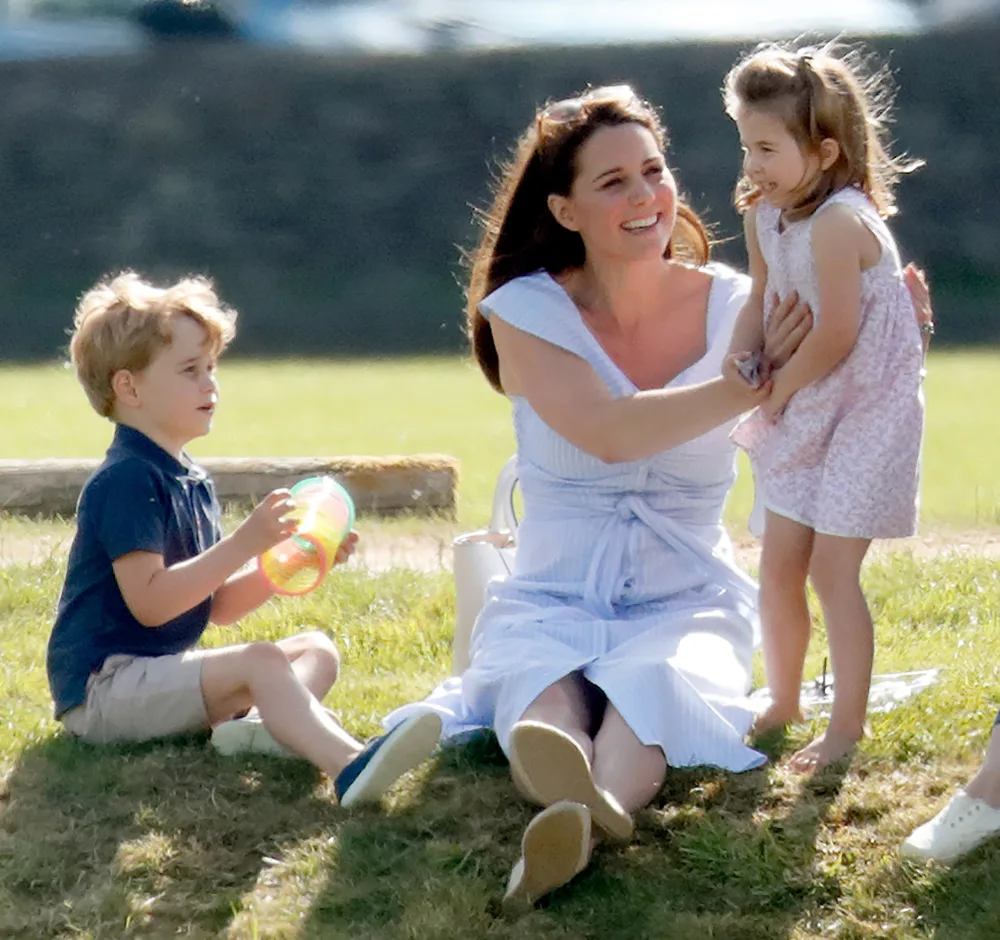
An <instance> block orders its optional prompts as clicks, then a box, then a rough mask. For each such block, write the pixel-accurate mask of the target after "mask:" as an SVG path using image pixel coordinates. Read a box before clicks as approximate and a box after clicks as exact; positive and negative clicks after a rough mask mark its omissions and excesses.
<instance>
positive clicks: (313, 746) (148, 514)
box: [48, 273, 440, 806]
mask: <svg viewBox="0 0 1000 940" xmlns="http://www.w3.org/2000/svg"><path fill="white" fill-rule="evenodd" d="M235 320H236V314H235V313H234V312H233V311H231V310H229V309H227V308H226V307H224V306H223V305H222V304H221V303H220V302H219V299H218V298H217V297H216V295H215V292H214V290H213V288H212V285H211V283H210V282H208V281H207V280H204V279H202V278H189V279H185V280H182V281H180V282H178V283H176V284H174V285H172V286H170V287H168V288H165V289H163V288H157V287H154V286H152V285H150V284H148V283H147V282H145V281H143V280H142V279H141V278H140V277H139V276H138V275H136V274H134V273H126V274H121V275H118V276H117V277H114V278H113V279H109V280H105V281H102V282H101V283H99V284H98V285H97V286H96V287H94V288H93V289H91V290H90V291H88V292H87V293H86V294H85V295H84V296H83V298H82V300H81V301H80V305H79V307H78V308H77V311H76V317H75V320H74V326H75V329H74V332H73V337H72V340H71V342H70V351H71V355H72V359H73V363H74V365H75V366H76V371H77V375H78V377H79V379H80V383H81V384H82V385H83V388H84V391H85V392H86V393H87V397H88V398H89V399H90V403H91V404H92V405H93V407H94V408H95V410H96V411H97V412H98V414H100V415H102V416H104V417H106V418H110V419H111V421H113V422H114V423H115V424H116V425H117V428H116V431H115V436H114V440H113V442H112V444H111V447H110V448H109V450H108V453H107V456H106V458H105V460H104V462H103V463H102V464H101V466H100V467H99V468H98V469H97V471H96V472H95V473H94V475H93V476H92V477H91V478H90V479H89V480H88V481H87V484H86V485H85V486H84V488H83V492H82V493H81V494H80V502H79V506H78V514H77V531H76V536H75V538H74V540H73V545H72V548H71V550H70V555H69V563H68V568H67V571H66V582H65V585H64V586H63V591H62V595H61V597H60V599H59V610H58V615H57V617H56V622H55V626H54V628H53V631H52V636H51V637H50V639H49V647H48V673H49V684H50V686H51V689H52V695H53V698H54V699H55V711H56V717H57V718H59V719H61V720H62V722H63V724H64V725H65V727H66V729H67V730H68V731H69V732H70V733H71V734H73V735H75V736H77V737H80V738H83V739H84V740H86V741H90V742H93V743H105V742H110V741H143V740H147V739H149V738H156V737H161V736H164V735H169V734H175V733H178V732H183V731H192V730H198V729H208V728H209V727H214V729H215V731H214V732H213V743H214V744H215V745H216V747H218V748H219V749H220V750H222V751H224V752H226V753H234V752H236V751H240V750H263V751H268V752H271V753H275V752H281V751H283V750H287V751H292V752H294V753H295V754H298V755H300V756H302V757H305V758H307V759H308V760H311V761H312V762H313V763H314V764H315V765H316V766H317V767H319V768H320V769H321V770H322V771H324V772H325V773H327V774H329V775H330V776H331V777H332V778H333V779H334V784H335V790H336V794H337V798H338V799H339V801H340V803H341V804H342V805H344V806H351V805H353V804H356V803H362V802H372V801H376V800H378V798H379V797H380V796H381V794H382V793H383V792H384V790H385V789H386V788H387V787H388V786H389V785H390V784H392V783H393V782H394V781H395V780H396V779H397V778H398V777H399V776H400V775H401V774H403V773H405V772H406V771H408V770H410V769H411V768H412V767H413V766H414V765H415V764H417V763H419V762H420V761H422V760H424V759H425V758H427V757H428V756H429V755H430V753H431V751H432V750H433V749H434V746H435V745H436V743H437V740H438V736H439V733H440V719H438V718H437V716H435V715H430V714H423V715H419V716H415V717H414V718H412V719H411V720H409V721H407V722H404V723H403V724H402V725H399V726H398V727H397V728H396V729H394V730H393V731H392V732H390V733H389V734H387V735H383V736H382V737H379V738H375V739H374V740H373V741H371V742H370V743H369V744H368V745H367V747H362V745H361V744H359V743H358V741H356V740H355V739H354V738H353V737H351V735H349V734H348V733H347V732H346V731H345V730H344V729H343V728H342V727H341V726H340V725H339V724H338V723H337V721H336V720H335V719H334V718H333V716H332V715H331V713H330V712H329V711H327V710H326V709H325V708H324V707H323V706H322V705H321V704H320V703H321V701H322V699H323V697H324V695H326V693H327V691H328V690H329V689H330V687H331V686H332V685H333V683H334V681H335V679H336V678H337V671H338V667H339V658H338V654H337V650H336V648H335V647H334V645H333V643H332V642H331V641H330V640H329V639H328V638H327V637H326V636H325V635H324V634H322V633H319V632H314V633H305V634H300V635H298V636H293V637H289V638H287V639H283V640H279V641H278V642H276V643H266V642H258V643H249V644H244V645H240V646H227V647H222V648H220V649H196V648H195V644H196V643H197V642H198V639H199V638H200V637H201V635H202V633H203V632H204V630H205V628H206V626H207V625H208V622H209V620H211V621H214V622H215V623H220V624H229V623H233V622H234V621H236V620H238V619H239V618H240V617H242V616H243V615H244V614H247V613H249V612H250V611H252V610H254V609H255V608H257V607H259V606H260V605H261V604H262V603H263V602H264V601H265V600H267V599H268V598H269V597H270V596H271V593H272V592H271V589H270V588H269V587H268V585H267V583H266V582H265V580H264V579H263V577H262V576H261V575H260V573H259V571H258V570H257V567H256V565H248V564H247V563H248V562H250V561H251V560H253V559H255V558H256V557H257V556H258V555H259V554H260V553H261V552H262V551H264V550H266V549H268V548H270V547H271V546H273V545H276V544H277V543H278V542H280V541H281V540H282V539H284V538H287V537H288V536H289V535H291V534H292V532H293V531H294V525H293V524H292V523H290V522H289V521H287V519H286V516H287V514H288V512H289V510H290V509H291V508H292V506H293V503H292V502H291V498H290V495H289V493H288V491H287V490H275V491H274V492H272V493H270V494H268V496H267V497H265V499H264V500H263V501H262V502H261V503H260V505H258V506H257V507H256V508H255V509H254V510H253V512H252V513H251V514H250V516H249V517H248V518H247V519H246V521H245V522H243V523H242V525H240V526H239V528H237V529H236V531H235V532H233V533H232V534H231V535H228V536H223V535H222V533H221V529H220V525H219V506H218V502H217V500H216V497H215V491H214V488H213V485H212V481H211V480H210V479H209V477H208V476H207V475H206V473H205V472H204V470H202V469H201V468H200V467H198V466H197V465H196V464H194V463H193V462H192V461H191V459H190V458H189V457H188V456H187V455H186V454H185V452H184V447H185V446H186V445H187V444H188V443H189V442H190V441H192V440H193V439H194V438H197V437H202V436H203V435H205V434H207V433H208V432H209V430H210V428H211V425H212V416H213V413H214V411H215V407H216V404H217V403H218V397H219V388H218V383H217V381H216V377H215V365H216V361H217V360H218V357H219V355H220V354H221V353H222V351H223V350H224V349H225V348H226V346H227V345H228V344H229V342H230V341H231V340H232V338H233V336H234V334H235ZM356 540H357V537H356V536H355V535H354V534H353V533H352V535H351V536H350V537H349V538H348V539H347V540H346V541H345V543H344V545H343V546H342V547H341V550H340V552H339V553H338V556H337V560H338V561H341V562H342V561H344V560H346V559H347V557H348V556H349V555H350V554H351V552H352V551H353V550H354V542H355V541H356ZM249 709H255V710H256V712H257V713H258V714H259V718H257V717H254V718H250V717H239V716H243V715H245V714H246V713H247V711H248V710H249Z"/></svg>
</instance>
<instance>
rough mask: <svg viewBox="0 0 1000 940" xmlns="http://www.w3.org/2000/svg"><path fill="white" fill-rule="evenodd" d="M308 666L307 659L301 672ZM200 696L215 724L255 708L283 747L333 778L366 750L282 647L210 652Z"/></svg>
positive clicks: (204, 661)
mask: <svg viewBox="0 0 1000 940" xmlns="http://www.w3.org/2000/svg"><path fill="white" fill-rule="evenodd" d="M292 639H294V638H292ZM305 655H307V654H306V653H305V652H303V653H302V654H301V655H300V656H298V657H297V659H302V657H303V656H305ZM307 666H308V661H306V662H304V663H303V664H302V665H301V667H300V668H303V669H305V668H306V667H307ZM314 678H315V677H314ZM317 681H318V680H317ZM201 692H202V697H203V698H204V700H205V709H206V711H207V713H208V719H209V722H210V723H211V724H213V725H214V724H216V723H217V722H219V721H225V720H226V719H228V718H230V717H232V716H233V715H236V714H240V713H242V712H244V711H246V710H247V709H248V708H250V707H251V706H253V705H256V706H257V709H258V711H259V712H260V717H261V720H262V721H263V723H264V726H265V727H266V728H267V730H268V731H269V732H270V733H271V736H272V737H273V738H274V739H275V740H276V741H277V742H278V743H279V744H281V745H283V746H284V747H286V748H288V750H290V751H294V752H295V753H296V754H299V755H300V756H302V757H304V758H306V759H307V760H310V761H312V762H313V763H314V764H315V765H316V766H317V767H319V769H320V770H322V771H323V772H324V773H326V774H328V775H329V776H330V777H336V776H337V774H338V773H340V771H341V770H343V769H344V767H345V766H347V764H349V763H350V762H351V761H352V760H353V759H354V758H355V757H356V756H357V755H358V754H359V753H360V751H361V744H360V743H359V742H358V741H357V740H356V739H355V738H353V737H352V736H351V735H350V734H348V733H347V732H346V731H345V730H344V729H343V728H342V727H341V726H340V725H339V724H338V723H337V722H336V721H335V720H334V719H333V717H332V716H331V715H330V713H329V712H328V711H327V710H326V709H325V708H323V706H322V705H321V704H320V702H319V700H318V699H317V698H316V696H315V695H314V694H313V693H312V692H311V691H310V690H309V688H307V686H306V685H304V684H303V682H302V681H301V679H300V678H299V676H298V675H297V674H296V672H295V669H294V666H293V663H292V662H291V661H290V660H289V656H288V655H287V654H286V652H285V650H284V649H282V648H281V646H279V645H277V644H274V643H248V644H246V645H243V646H227V647H222V648H220V649H213V650H205V651H204V653H203V659H202V668H201Z"/></svg>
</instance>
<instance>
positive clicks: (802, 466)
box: [724, 46, 924, 770]
mask: <svg viewBox="0 0 1000 940" xmlns="http://www.w3.org/2000/svg"><path fill="white" fill-rule="evenodd" d="M880 81H881V77H880V76H876V77H875V79H874V80H873V79H869V80H867V81H866V80H864V79H863V78H862V76H861V74H860V71H859V70H857V69H856V68H855V67H854V66H853V65H852V63H851V62H850V57H848V58H840V57H838V56H837V55H836V54H835V53H834V51H833V50H832V49H831V47H828V46H827V47H822V48H809V49H803V50H801V51H789V50H786V49H782V48H778V47H775V46H767V47H763V48H759V49H757V50H756V51H754V52H753V53H751V54H750V55H749V56H747V57H746V58H744V59H743V60H742V61H741V62H739V63H738V64H737V65H736V66H735V67H734V68H733V69H732V70H731V71H730V72H729V74H728V75H727V76H726V82H725V88H724V95H725V102H726V110H727V113H728V114H729V116H730V117H732V118H733V120H734V121H735V122H736V125H737V127H738V128H739V132H740V141H741V144H742V148H743V154H744V158H743V175H742V177H741V179H740V181H739V183H738V185H737V189H736V199H735V202H736V207H737V209H738V210H740V211H741V212H742V213H743V215H744V222H745V232H746V243H747V253H748V255H749V259H750V273H751V276H752V278H753V289H752V293H751V297H750V299H749V301H748V302H747V304H746V305H745V307H744V308H743V310H742V312H741V314H740V318H739V321H738V323H737V326H736V330H735V333H734V336H733V342H732V345H731V347H730V349H731V351H733V352H737V351H745V350H757V349H760V348H762V345H763V340H762V338H763V330H764V323H765V318H766V316H767V315H768V309H767V308H768V307H770V305H771V303H772V302H773V298H774V297H775V296H777V297H779V298H782V299H785V298H787V297H788V296H789V295H790V294H791V293H792V292H796V293H797V294H798V296H799V298H800V299H802V300H805V301H807V302H808V303H809V305H810V306H811V308H812V310H813V311H814V316H815V326H814V328H813V330H812V331H811V333H810V334H809V335H808V337H807V338H806V339H805V341H804V342H803V343H802V345H801V346H800V347H799V349H798V351H797V352H796V353H795V355H794V356H793V357H792V358H791V360H790V361H789V362H788V363H787V365H785V366H784V367H783V368H782V369H781V370H780V371H778V372H776V373H775V374H774V376H773V380H774V386H773V392H772V394H771V396H770V398H769V399H768V400H767V402H766V403H765V404H763V405H761V406H760V407H759V408H758V409H757V411H755V412H754V413H752V414H751V415H750V416H749V417H748V418H746V419H745V420H744V421H743V422H742V423H741V424H740V425H739V426H738V427H737V428H736V430H735V431H734V432H733V438H734V440H735V441H736V442H737V443H738V444H739V445H740V446H741V447H742V448H743V449H744V450H746V452H747V453H748V454H749V456H750V459H751V462H752V464H753V467H754V475H755V478H756V481H757V486H758V500H759V502H760V503H761V504H762V505H763V506H764V507H765V509H766V522H765V534H764V539H763V550H762V555H761V565H760V610H761V617H762V622H763V645H764V663H765V667H766V671H767V680H768V684H769V685H770V687H771V691H772V704H771V706H770V707H769V708H768V709H767V711H766V712H764V713H763V714H762V715H761V716H760V717H759V719H758V722H757V725H756V728H757V730H758V731H765V730H767V729H769V728H772V727H777V726H781V725H785V724H787V723H789V722H791V721H795V720H800V719H801V715H800V712H799V687H800V685H801V682H802V668H803V663H804V660H805V654H806V647H807V645H808V642H809V631H810V620H809V611H808V607H807V602H806V578H807V577H809V578H810V579H811V580H812V584H813V587H814V588H815V590H816V594H817V595H818V597H819V600H820V604H821V605H822V608H823V616H824V619H825V622H826V629H827V634H828V637H829V644H830V656H831V660H832V665H833V673H834V681H835V696H834V703H833V712H832V715H831V718H830V723H829V726H828V728H827V730H826V732H825V734H823V735H821V736H820V737H819V738H817V739H816V740H815V741H813V742H812V743H811V744H809V745H808V746H807V747H805V748H804V749H802V750H801V751H799V752H798V753H797V754H796V755H795V756H794V757H793V758H792V761H791V766H792V768H793V769H796V770H807V769H810V768H815V767H819V766H823V765H825V764H827V763H829V762H831V761H833V760H836V759H837V758H840V757H842V756H844V755H846V754H848V753H850V752H851V750H852V749H853V747H854V745H855V744H856V743H857V741H858V740H859V739H860V738H861V737H862V734H863V732H864V721H865V710H866V706H867V701H868V689H869V685H870V682H871V668H872V654H873V630H872V621H871V617H870V615H869V612H868V605H867V604H866V602H865V598H864V595H863V593H862V591H861V586H860V581H859V577H860V569H861V563H862V560H863V559H864V556H865V553H866V552H867V550H868V546H869V544H870V542H871V540H872V539H873V538H895V537H901V536H907V535H912V534H913V532H914V530H915V525H916V519H917V483H918V470H919V462H920V440H921V435H922V430H923V401H922V396H921V391H920V379H921V369H922V352H923V350H922V344H921V329H924V327H918V325H917V321H916V319H915V317H914V311H913V305H912V302H911V300H910V297H909V295H908V292H907V289H906V284H905V282H904V279H903V274H902V271H901V270H900V262H899V254H898V252H897V250H896V245H895V243H894V242H893V239H892V236H891V235H890V233H889V230H888V228H887V227H886V225H885V223H884V222H883V218H884V217H885V216H888V215H891V214H893V212H894V211H895V209H894V204H893V197H892V187H893V184H894V183H895V181H896V178H897V176H898V174H899V173H900V172H906V171H908V170H910V169H913V168H915V166H916V165H917V164H914V163H911V164H906V165H904V164H902V163H901V162H900V161H899V160H897V159H894V158H892V157H891V156H890V155H889V154H888V152H887V147H886V144H885V143H884V142H883V127H884V120H885V110H884V107H880V97H882V95H883V92H882V91H881V89H879V88H878V85H879V84H880ZM765 301H767V303H766V302H765ZM748 365H749V363H748ZM760 368H761V370H762V372H763V374H764V375H767V373H768V371H769V369H768V364H767V363H766V362H763V363H760ZM751 371H754V370H753V369H751Z"/></svg>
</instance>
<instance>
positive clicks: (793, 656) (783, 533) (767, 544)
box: [754, 510, 815, 734]
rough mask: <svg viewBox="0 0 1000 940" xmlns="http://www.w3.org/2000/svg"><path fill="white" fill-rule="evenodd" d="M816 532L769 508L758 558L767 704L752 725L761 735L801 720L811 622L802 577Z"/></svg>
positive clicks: (805, 576) (805, 574) (805, 571)
mask: <svg viewBox="0 0 1000 940" xmlns="http://www.w3.org/2000/svg"><path fill="white" fill-rule="evenodd" d="M814 535H815V533H814V532H813V530H812V529H810V528H808V526H804V525H801V524H800V523H798V522H793V521H792V520H791V519H788V518H786V517H785V516H779V515H778V514H777V513H774V512H771V511H770V510H768V513H767V522H766V525H765V529H764V540H763V545H762V547H761V556H760V619H761V633H762V639H763V651H764V670H765V673H766V675H767V684H768V687H769V688H770V690H771V705H770V706H769V707H768V708H767V710H766V711H764V712H762V713H761V714H760V715H759V716H758V717H757V720H756V722H755V723H754V731H755V732H756V733H758V734H761V733H763V732H765V731H769V730H771V729H772V728H780V727H784V726H785V725H787V724H789V723H790V722H793V721H801V720H802V713H801V712H800V710H799V689H800V688H801V685H802V668H803V665H804V664H805V659H806V649H807V648H808V646H809V633H810V630H811V623H810V620H809V605H808V602H807V600H806V578H807V576H808V574H809V558H810V555H811V554H812V550H813V539H814Z"/></svg>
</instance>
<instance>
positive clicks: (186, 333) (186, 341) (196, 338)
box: [116, 315, 219, 454]
mask: <svg viewBox="0 0 1000 940" xmlns="http://www.w3.org/2000/svg"><path fill="white" fill-rule="evenodd" d="M170 326H171V330H172V331H173V341H172V342H171V343H170V345H169V346H165V347H163V349H161V350H160V351H159V352H157V353H156V354H155V355H154V356H153V358H152V360H151V361H150V363H149V365H148V366H146V368H145V369H143V370H142V371H141V372H132V373H129V374H128V376H129V379H130V381H129V382H128V383H127V386H128V387H127V388H126V391H125V394H124V395H121V394H120V395H119V397H118V404H117V408H116V417H117V418H118V419H119V420H122V421H124V422H125V423H126V424H130V425H132V426H134V427H136V428H138V429H139V430H140V431H142V432H143V433H145V434H146V435H147V436H149V437H151V438H152V439H153V440H154V441H156V442H157V443H158V444H159V445H160V446H161V447H164V448H165V449H166V450H167V451H169V452H171V453H174V454H177V453H178V452H179V451H180V450H181V448H183V447H184V445H185V444H187V443H188V442H189V441H192V440H194V439H195V438H196V437H202V436H204V435H205V434H208V432H209V431H210V430H211V428H212V416H213V414H214V413H215V406H216V404H217V403H218V400H219V385H218V382H217V380H216V375H215V365H216V361H215V357H214V356H213V355H212V353H211V347H210V346H209V343H208V334H207V333H206V332H205V328H204V327H203V326H202V325H201V324H200V323H198V322H197V321H196V320H194V319H192V318H191V317H188V316H183V315H180V316H176V317H174V318H173V320H172V321H171V324H170Z"/></svg>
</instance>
